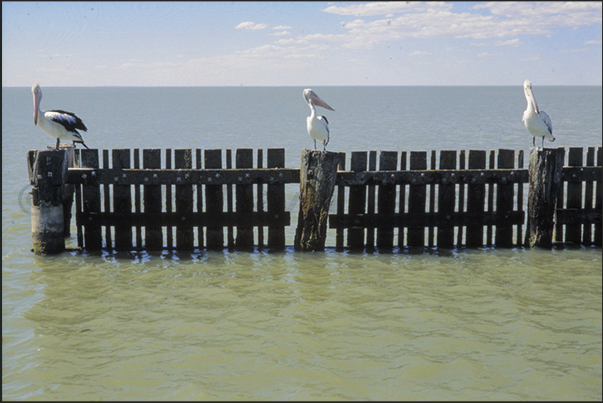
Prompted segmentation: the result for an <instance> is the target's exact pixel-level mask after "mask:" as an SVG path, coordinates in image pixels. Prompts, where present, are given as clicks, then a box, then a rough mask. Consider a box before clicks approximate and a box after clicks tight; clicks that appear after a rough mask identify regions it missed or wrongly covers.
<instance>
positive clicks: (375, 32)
mask: <svg viewBox="0 0 603 403" xmlns="http://www.w3.org/2000/svg"><path fill="white" fill-rule="evenodd" d="M453 8H454V5H453V4H451V3H443V2H429V3H415V2H410V3H408V2H375V3H362V4H354V5H341V6H339V5H333V6H329V7H327V8H325V9H324V10H323V11H324V12H328V13H334V14H338V15H344V16H354V17H356V19H354V20H352V21H349V22H344V27H345V28H346V29H347V32H348V36H347V37H346V42H347V43H348V46H347V47H355V48H362V47H364V48H372V47H374V46H375V45H376V44H378V43H381V42H384V41H395V40H400V39H404V38H437V37H447V38H449V37H452V38H472V39H481V40H483V39H494V38H498V39H500V38H505V37H517V36H519V35H547V34H551V33H552V32H553V29H555V28H567V27H577V26H584V25H592V24H597V23H598V24H600V23H601V3H600V2H584V3H575V2H565V3H523V2H520V3H511V2H505V3H497V2H494V3H483V4H478V5H476V6H473V7H472V9H471V10H472V11H471V12H455V11H454V10H453ZM478 10H479V11H480V12H474V11H478ZM482 10H483V11H482ZM488 12H489V14H488ZM371 16H384V17H386V18H382V19H370V20H366V19H364V18H358V17H371ZM519 44H521V42H520V41H519V39H512V40H509V41H507V42H503V41H500V40H499V42H498V45H497V46H517V45H519Z"/></svg>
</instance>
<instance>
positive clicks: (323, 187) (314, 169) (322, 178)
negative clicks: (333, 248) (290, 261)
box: [294, 149, 339, 251]
mask: <svg viewBox="0 0 603 403" xmlns="http://www.w3.org/2000/svg"><path fill="white" fill-rule="evenodd" d="M338 164H339V154H338V153H333V152H328V151H320V150H308V149H304V150H302V156H301V170H300V184H299V185H300V195H299V202H300V204H299V216H298V225H297V230H296V233H295V244H294V246H295V249H297V250H303V251H317V250H323V249H324V246H325V239H326V234H327V224H328V218H329V205H330V203H331V196H332V195H333V190H334V189H335V181H336V179H337V165H338Z"/></svg>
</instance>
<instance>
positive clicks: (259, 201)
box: [255, 148, 265, 249]
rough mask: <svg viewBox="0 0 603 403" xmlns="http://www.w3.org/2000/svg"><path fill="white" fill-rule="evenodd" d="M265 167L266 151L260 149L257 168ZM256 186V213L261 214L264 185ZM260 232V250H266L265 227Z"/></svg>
mask: <svg viewBox="0 0 603 403" xmlns="http://www.w3.org/2000/svg"><path fill="white" fill-rule="evenodd" d="M263 167H264V150H263V149H261V148H259V149H258V155H257V159H256V168H263ZM255 186H256V199H255V200H256V203H257V204H256V211H257V212H258V213H261V212H263V211H264V185H263V184H262V183H258V184H257V185H255ZM257 232H258V248H259V249H263V248H264V246H265V245H264V226H263V225H260V226H259V227H257Z"/></svg>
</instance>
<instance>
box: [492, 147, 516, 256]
mask: <svg viewBox="0 0 603 403" xmlns="http://www.w3.org/2000/svg"><path fill="white" fill-rule="evenodd" d="M514 166H515V151H514V150H503V149H499V150H498V169H505V168H506V169H513V168H514ZM496 186H497V188H496V211H497V212H498V213H499V216H502V217H506V216H507V215H510V214H511V212H512V211H513V189H514V186H513V184H512V183H499V184H497V185H496ZM494 242H495V244H496V246H500V247H503V248H510V247H512V246H513V225H512V224H511V223H509V221H508V220H506V219H502V220H501V221H500V222H498V223H496V232H495V241H494Z"/></svg>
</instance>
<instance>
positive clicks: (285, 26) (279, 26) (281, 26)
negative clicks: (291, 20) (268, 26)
mask: <svg viewBox="0 0 603 403" xmlns="http://www.w3.org/2000/svg"><path fill="white" fill-rule="evenodd" d="M291 28H293V27H291V26H289V25H277V26H276V27H273V28H272V29H275V30H281V29H291Z"/></svg>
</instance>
